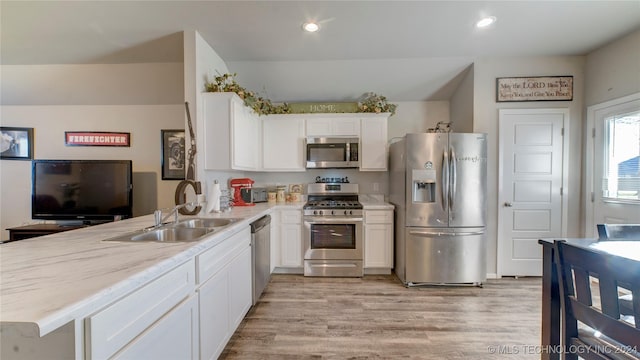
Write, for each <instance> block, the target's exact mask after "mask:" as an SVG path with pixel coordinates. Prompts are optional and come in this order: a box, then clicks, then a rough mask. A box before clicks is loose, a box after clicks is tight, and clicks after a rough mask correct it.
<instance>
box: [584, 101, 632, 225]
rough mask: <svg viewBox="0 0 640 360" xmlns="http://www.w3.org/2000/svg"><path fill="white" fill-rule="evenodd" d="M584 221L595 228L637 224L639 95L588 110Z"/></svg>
mask: <svg viewBox="0 0 640 360" xmlns="http://www.w3.org/2000/svg"><path fill="white" fill-rule="evenodd" d="M587 121H588V129H589V131H590V132H591V136H590V138H588V139H587V149H588V152H587V162H586V164H587V169H586V170H587V171H586V174H587V187H586V188H587V194H585V195H586V196H585V198H586V199H588V200H587V219H586V221H585V226H586V228H585V236H587V237H597V231H596V224H640V93H639V94H635V95H631V96H627V97H625V98H621V99H616V100H612V101H608V102H606V103H603V104H599V105H594V106H590V107H589V109H588V110H587Z"/></svg>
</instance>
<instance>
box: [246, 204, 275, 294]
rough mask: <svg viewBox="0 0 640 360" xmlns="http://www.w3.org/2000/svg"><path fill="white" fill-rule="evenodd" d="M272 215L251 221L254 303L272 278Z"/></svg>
mask: <svg viewBox="0 0 640 360" xmlns="http://www.w3.org/2000/svg"><path fill="white" fill-rule="evenodd" d="M270 233H271V216H269V215H265V216H263V217H261V218H260V219H258V220H256V221H254V222H252V223H251V270H252V271H251V272H252V275H253V281H252V282H251V290H252V291H253V305H255V304H256V303H257V302H258V299H260V295H262V291H263V290H264V288H265V287H267V284H268V283H269V279H271V235H270Z"/></svg>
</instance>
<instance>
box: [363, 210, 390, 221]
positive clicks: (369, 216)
mask: <svg viewBox="0 0 640 360" xmlns="http://www.w3.org/2000/svg"><path fill="white" fill-rule="evenodd" d="M364 222H365V224H392V223H393V211H383V210H380V211H375V210H368V211H365V213H364Z"/></svg>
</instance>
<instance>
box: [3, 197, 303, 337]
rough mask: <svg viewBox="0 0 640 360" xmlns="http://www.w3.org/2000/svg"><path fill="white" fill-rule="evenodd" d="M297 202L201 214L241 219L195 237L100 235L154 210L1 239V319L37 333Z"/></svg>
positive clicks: (136, 224)
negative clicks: (164, 239) (150, 239)
mask: <svg viewBox="0 0 640 360" xmlns="http://www.w3.org/2000/svg"><path fill="white" fill-rule="evenodd" d="M301 207H302V204H291V205H274V204H267V203H263V204H257V205H256V206H251V207H236V208H234V209H233V210H232V211H230V212H225V213H222V214H209V215H206V217H221V218H242V219H243V220H242V221H239V222H236V223H233V224H232V225H229V226H228V227H226V228H224V229H222V230H220V231H219V232H216V233H214V234H213V235H211V236H209V237H207V238H205V239H203V240H200V241H197V242H177V243H161V242H145V243H129V242H127V243H121V242H105V241H102V240H104V239H108V238H111V237H114V236H118V235H122V234H125V233H128V232H131V231H135V230H139V229H142V228H145V227H148V226H150V225H153V221H154V220H153V215H146V216H141V217H137V218H133V219H127V220H122V221H118V222H112V223H107V224H102V225H97V226H91V227H87V228H82V229H77V230H71V231H67V232H63V233H58V234H52V235H47V236H42V237H38V238H32V239H26V240H20V241H15V242H10V243H6V244H3V245H1V246H0V321H1V322H2V323H3V324H8V323H22V324H23V325H24V324H32V325H33V326H36V327H37V329H36V330H34V331H36V333H37V334H39V335H40V336H43V335H45V334H47V333H49V332H51V331H53V330H55V329H57V328H59V327H60V326H62V325H64V324H66V323H68V322H69V321H72V320H74V319H81V318H83V317H86V316H88V315H90V314H92V313H93V312H95V311H97V310H99V309H101V308H102V307H104V306H106V305H108V304H109V303H111V302H113V301H115V300H117V299H119V298H121V297H122V296H125V295H126V294H128V293H130V292H132V291H134V290H136V289H137V288H139V287H140V286H142V285H144V284H146V283H148V282H150V281H152V280H153V279H155V278H157V277H158V276H160V275H161V274H163V273H165V272H167V271H169V270H171V269H173V268H174V267H176V266H178V265H180V264H182V263H184V262H185V261H187V260H189V259H191V258H193V257H194V256H196V255H197V254H199V253H201V252H203V251H204V250H206V249H209V248H211V247H214V246H216V245H217V244H218V243H220V242H221V241H223V240H224V239H225V238H227V237H228V236H229V235H232V234H233V233H235V232H237V231H239V230H241V229H242V228H243V227H245V226H248V225H249V224H250V223H251V222H253V221H254V220H256V219H258V218H259V217H261V216H262V215H265V214H268V213H270V212H271V211H272V210H273V209H274V208H301ZM199 216H200V217H205V216H203V215H199Z"/></svg>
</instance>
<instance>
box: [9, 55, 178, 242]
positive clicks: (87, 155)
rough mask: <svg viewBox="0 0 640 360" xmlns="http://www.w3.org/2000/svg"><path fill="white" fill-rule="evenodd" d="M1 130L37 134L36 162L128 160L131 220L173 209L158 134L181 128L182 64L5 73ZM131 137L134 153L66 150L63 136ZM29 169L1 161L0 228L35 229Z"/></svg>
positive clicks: (50, 67)
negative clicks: (130, 163) (25, 130)
mask: <svg viewBox="0 0 640 360" xmlns="http://www.w3.org/2000/svg"><path fill="white" fill-rule="evenodd" d="M0 72H1V74H2V85H1V86H2V93H1V95H2V97H1V98H0V104H1V105H2V107H1V108H0V125H2V126H16V127H31V128H34V143H35V146H34V158H36V159H49V158H54V159H63V158H64V159H66V158H68V159H130V160H133V171H134V187H135V188H134V215H141V214H148V213H150V212H152V211H153V210H154V209H155V208H158V207H168V206H171V205H172V204H173V198H174V193H175V187H176V185H177V183H178V182H177V181H175V180H172V181H168V180H162V175H161V174H162V173H161V168H160V164H161V157H160V154H161V153H160V151H161V149H160V143H161V141H160V130H161V129H183V128H184V105H183V99H184V91H183V87H184V81H183V76H184V75H183V65H182V63H148V64H93V65H24V66H23V65H11V66H9V65H3V66H0ZM70 130H75V131H116V132H129V133H131V147H126V148H109V147H66V146H65V145H64V131H70ZM30 165H31V163H30V162H28V161H16V160H2V161H0V174H1V175H0V180H1V182H0V186H1V189H2V194H1V195H0V203H1V204H0V226H1V228H2V234H1V238H2V239H7V238H8V233H7V232H6V231H5V230H6V228H8V227H14V226H20V225H23V224H28V223H31V222H32V219H31V210H30V206H31V189H30V184H31V172H30Z"/></svg>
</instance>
